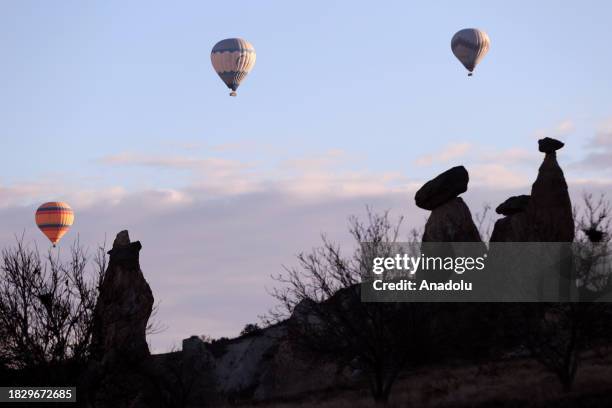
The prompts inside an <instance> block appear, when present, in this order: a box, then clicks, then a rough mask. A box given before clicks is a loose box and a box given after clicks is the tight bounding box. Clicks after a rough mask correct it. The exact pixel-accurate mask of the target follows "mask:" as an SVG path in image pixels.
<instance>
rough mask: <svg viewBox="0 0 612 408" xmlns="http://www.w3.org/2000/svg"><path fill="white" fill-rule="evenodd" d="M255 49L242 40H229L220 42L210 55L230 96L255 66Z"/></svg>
mask: <svg viewBox="0 0 612 408" xmlns="http://www.w3.org/2000/svg"><path fill="white" fill-rule="evenodd" d="M255 58H256V54H255V48H253V46H252V45H251V43H249V42H248V41H247V40H243V39H242V38H227V39H225V40H221V41H219V42H218V43H217V44H215V46H214V47H213V49H212V51H211V53H210V60H211V61H212V65H213V68H214V69H215V71H216V72H217V74H218V75H219V76H220V77H221V80H223V82H224V83H225V85H227V87H228V88H229V89H231V90H232V92H230V96H236V89H238V87H239V86H240V83H241V82H242V81H243V80H244V78H245V77H246V76H247V74H248V73H249V72H250V71H251V69H253V67H254V66H255Z"/></svg>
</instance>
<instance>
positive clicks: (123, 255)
mask: <svg viewBox="0 0 612 408" xmlns="http://www.w3.org/2000/svg"><path fill="white" fill-rule="evenodd" d="M141 248H142V245H141V244H140V242H139V241H136V242H130V237H129V234H128V232H127V231H121V232H120V233H119V234H117V238H115V242H114V243H113V248H112V249H111V250H110V251H109V252H108V254H109V255H110V258H109V263H108V268H107V271H106V275H105V278H104V282H103V283H102V286H101V288H100V296H99V298H98V303H97V304H96V309H95V328H94V340H93V342H94V350H95V354H96V357H98V358H100V359H103V358H104V357H107V356H108V355H109V353H114V354H117V355H118V356H120V357H121V358H126V359H129V360H140V359H143V358H146V357H147V356H148V355H149V347H148V345H147V340H146V336H145V332H146V327H147V322H148V321H149V317H150V316H151V312H152V310H153V293H152V292H151V288H150V287H149V284H148V283H147V281H146V280H145V278H144V276H143V274H142V271H141V270H140V263H139V253H140V249H141Z"/></svg>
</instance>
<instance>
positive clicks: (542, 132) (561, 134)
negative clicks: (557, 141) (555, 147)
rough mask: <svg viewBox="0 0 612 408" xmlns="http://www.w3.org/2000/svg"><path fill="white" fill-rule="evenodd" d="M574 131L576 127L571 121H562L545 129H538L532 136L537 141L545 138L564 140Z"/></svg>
mask: <svg viewBox="0 0 612 408" xmlns="http://www.w3.org/2000/svg"><path fill="white" fill-rule="evenodd" d="M575 130H576V126H575V124H574V122H573V121H572V120H571V119H564V120H562V121H561V122H559V123H557V124H555V125H554V126H552V127H550V128H547V129H538V130H536V131H535V132H533V136H534V137H536V138H538V139H543V138H545V137H552V138H565V137H566V136H569V135H571V134H572V133H574V131H575Z"/></svg>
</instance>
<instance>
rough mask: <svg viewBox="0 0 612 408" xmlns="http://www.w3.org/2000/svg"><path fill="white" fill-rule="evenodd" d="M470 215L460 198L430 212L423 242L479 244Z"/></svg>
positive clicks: (477, 234)
mask: <svg viewBox="0 0 612 408" xmlns="http://www.w3.org/2000/svg"><path fill="white" fill-rule="evenodd" d="M480 241H481V239H480V234H479V233H478V228H476V224H474V220H473V219H472V213H471V212H470V209H469V208H468V206H467V205H466V204H465V202H464V201H463V199H461V197H455V198H453V199H451V200H450V201H448V202H446V203H445V204H442V205H441V206H439V207H437V208H436V209H434V210H433V211H432V212H431V215H430V216H429V218H428V219H427V223H426V224H425V231H424V233H423V242H480Z"/></svg>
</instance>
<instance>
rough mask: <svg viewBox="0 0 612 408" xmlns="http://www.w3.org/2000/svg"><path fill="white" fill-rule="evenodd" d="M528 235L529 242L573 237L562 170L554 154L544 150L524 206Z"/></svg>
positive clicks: (562, 239) (570, 210) (569, 206)
mask: <svg viewBox="0 0 612 408" xmlns="http://www.w3.org/2000/svg"><path fill="white" fill-rule="evenodd" d="M526 214H527V222H528V225H527V226H526V227H527V228H528V231H529V234H528V240H529V241H533V242H571V241H573V240H574V217H573V215H572V202H571V200H570V196H569V192H568V190H567V183H566V182H565V176H564V175H563V170H561V167H559V163H558V162H557V157H556V154H555V153H554V152H553V153H547V154H546V156H545V157H544V161H543V162H542V165H541V166H540V168H539V170H538V177H537V179H536V181H535V182H534V183H533V186H532V188H531V201H530V202H529V205H528V206H527V209H526Z"/></svg>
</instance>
